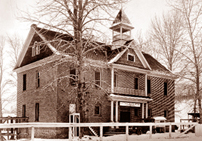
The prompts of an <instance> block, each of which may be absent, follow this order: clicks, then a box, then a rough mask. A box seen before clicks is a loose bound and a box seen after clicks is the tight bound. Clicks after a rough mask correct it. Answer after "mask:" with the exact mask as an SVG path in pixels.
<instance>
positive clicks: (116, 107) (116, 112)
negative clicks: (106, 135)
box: [116, 101, 118, 122]
mask: <svg viewBox="0 0 202 141" xmlns="http://www.w3.org/2000/svg"><path fill="white" fill-rule="evenodd" d="M116 122H118V101H116Z"/></svg>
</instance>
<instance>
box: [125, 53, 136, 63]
mask: <svg viewBox="0 0 202 141" xmlns="http://www.w3.org/2000/svg"><path fill="white" fill-rule="evenodd" d="M127 60H128V61H132V62H135V55H133V54H128V56H127Z"/></svg>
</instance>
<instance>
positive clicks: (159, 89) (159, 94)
mask: <svg viewBox="0 0 202 141" xmlns="http://www.w3.org/2000/svg"><path fill="white" fill-rule="evenodd" d="M148 79H150V80H151V94H149V95H148V96H150V97H151V98H152V99H153V101H152V102H150V103H149V109H152V116H164V110H168V117H167V122H174V119H175V114H174V106H175V82H174V80H171V79H164V78H158V77H151V76H149V77H148ZM164 82H167V83H168V94H167V96H165V95H164Z"/></svg>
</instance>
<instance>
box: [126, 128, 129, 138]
mask: <svg viewBox="0 0 202 141" xmlns="http://www.w3.org/2000/svg"><path fill="white" fill-rule="evenodd" d="M128 129H129V128H128V125H126V141H128Z"/></svg>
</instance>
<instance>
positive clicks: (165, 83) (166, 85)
mask: <svg viewBox="0 0 202 141" xmlns="http://www.w3.org/2000/svg"><path fill="white" fill-rule="evenodd" d="M167 94H168V83H167V82H164V95H167Z"/></svg>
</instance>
